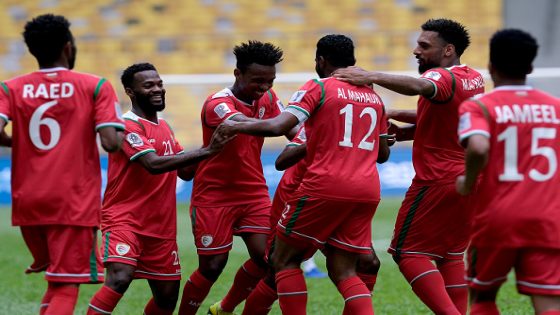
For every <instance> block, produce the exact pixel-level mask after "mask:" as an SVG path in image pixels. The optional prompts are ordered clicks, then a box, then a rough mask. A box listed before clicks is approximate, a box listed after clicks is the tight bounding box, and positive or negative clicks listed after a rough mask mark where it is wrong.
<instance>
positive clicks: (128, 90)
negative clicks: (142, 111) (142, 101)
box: [124, 87, 134, 98]
mask: <svg viewBox="0 0 560 315" xmlns="http://www.w3.org/2000/svg"><path fill="white" fill-rule="evenodd" d="M124 92H125V93H126V95H128V97H130V98H133V97H134V91H133V90H132V88H129V87H126V88H124Z"/></svg>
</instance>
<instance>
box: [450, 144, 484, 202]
mask: <svg viewBox="0 0 560 315" xmlns="http://www.w3.org/2000/svg"><path fill="white" fill-rule="evenodd" d="M465 141H466V142H467V150H466V152H465V175H462V176H459V177H458V178H457V182H456V187H457V192H458V193H460V194H461V195H468V194H470V193H471V191H472V188H473V186H474V184H475V183H476V180H477V178H478V175H479V174H480V172H481V171H482V169H483V168H484V167H485V166H486V164H487V163H488V151H489V150H490V141H489V140H488V138H487V137H485V136H483V135H477V134H475V135H472V136H470V137H469V138H467V139H466V140H465Z"/></svg>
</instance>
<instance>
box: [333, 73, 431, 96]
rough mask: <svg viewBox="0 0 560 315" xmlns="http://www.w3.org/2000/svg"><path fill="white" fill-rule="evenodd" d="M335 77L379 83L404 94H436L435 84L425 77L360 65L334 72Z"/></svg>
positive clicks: (351, 81) (354, 81) (355, 83)
mask: <svg viewBox="0 0 560 315" xmlns="http://www.w3.org/2000/svg"><path fill="white" fill-rule="evenodd" d="M333 76H334V77H336V78H337V79H339V80H341V81H345V82H349V83H351V84H354V85H369V84H377V85H380V86H382V87H384V88H386V89H389V90H391V91H393V92H397V93H399V94H404V95H422V96H426V97H430V96H432V95H434V92H435V87H434V85H433V84H432V83H431V82H430V81H428V80H424V79H417V78H414V77H410V76H406V75H395V74H388V73H381V72H370V71H366V70H364V69H362V68H360V67H348V68H341V69H338V70H336V71H335V72H334V74H333Z"/></svg>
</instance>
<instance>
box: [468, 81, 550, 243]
mask: <svg viewBox="0 0 560 315" xmlns="http://www.w3.org/2000/svg"><path fill="white" fill-rule="evenodd" d="M460 114H461V123H460V128H459V137H460V140H461V141H462V140H464V139H466V138H468V137H470V136H472V135H474V134H480V135H483V136H485V137H488V138H489V141H490V151H489V158H488V165H487V166H486V167H485V168H484V170H483V174H482V178H481V179H482V181H481V183H480V186H479V187H478V188H477V191H476V195H475V196H474V199H475V200H476V202H477V203H476V214H475V218H474V224H473V226H474V235H473V244H475V245H476V246H499V247H545V248H546V247H548V248H560V196H559V195H558V187H560V173H559V172H558V157H559V156H560V142H559V141H558V137H560V100H559V99H557V98H555V97H552V96H550V95H548V94H546V93H544V92H541V91H539V90H535V89H532V88H530V87H528V86H502V87H498V88H496V89H495V90H494V91H492V92H490V93H488V94H485V95H484V96H482V97H480V98H477V99H473V100H469V101H467V102H465V103H463V104H462V105H461V108H460Z"/></svg>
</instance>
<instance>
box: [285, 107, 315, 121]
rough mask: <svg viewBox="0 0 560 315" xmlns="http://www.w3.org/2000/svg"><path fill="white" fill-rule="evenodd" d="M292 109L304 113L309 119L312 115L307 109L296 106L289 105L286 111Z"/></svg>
mask: <svg viewBox="0 0 560 315" xmlns="http://www.w3.org/2000/svg"><path fill="white" fill-rule="evenodd" d="M290 107H291V108H294V109H297V110H298V111H300V112H302V113H303V114H304V115H305V116H306V117H307V118H309V116H310V115H309V112H308V111H306V110H305V109H303V108H301V107H299V106H296V105H289V106H288V107H287V108H286V109H288V108H290Z"/></svg>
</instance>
